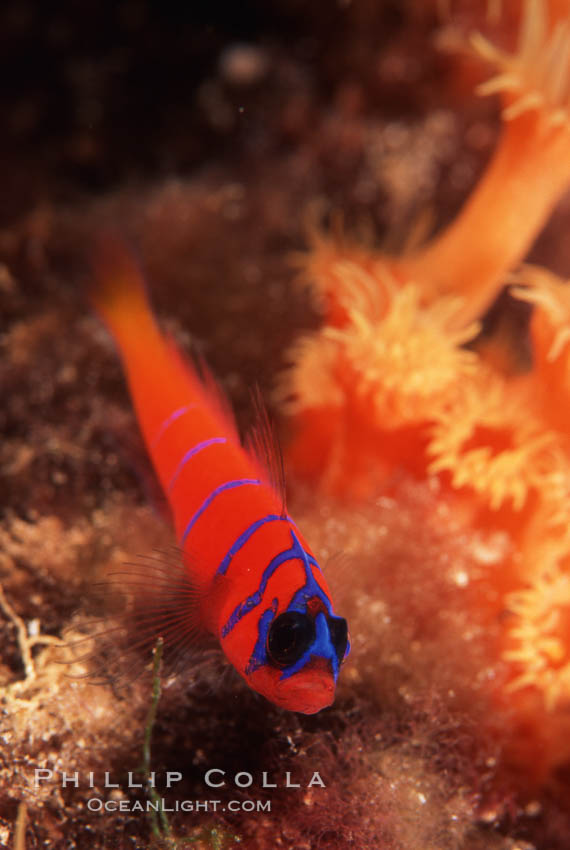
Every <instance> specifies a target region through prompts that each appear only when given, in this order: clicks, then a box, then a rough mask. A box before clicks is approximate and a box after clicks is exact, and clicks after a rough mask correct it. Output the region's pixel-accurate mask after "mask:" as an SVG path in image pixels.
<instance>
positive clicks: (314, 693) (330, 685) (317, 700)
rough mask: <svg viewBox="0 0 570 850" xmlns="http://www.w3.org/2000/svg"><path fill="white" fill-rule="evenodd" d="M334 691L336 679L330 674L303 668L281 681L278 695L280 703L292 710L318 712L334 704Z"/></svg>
mask: <svg viewBox="0 0 570 850" xmlns="http://www.w3.org/2000/svg"><path fill="white" fill-rule="evenodd" d="M334 691H335V684H334V679H333V677H332V676H331V675H330V674H325V673H323V672H321V671H315V670H306V671H305V670H303V671H301V672H299V673H296V674H295V675H294V676H292V677H291V678H290V679H284V680H282V681H281V682H279V685H278V688H277V696H278V702H279V704H280V705H282V706H283V707H284V708H288V709H289V710H290V711H299V712H301V713H302V714H316V713H317V712H318V711H321V710H322V709H323V708H327V707H328V706H329V705H332V702H333V700H334Z"/></svg>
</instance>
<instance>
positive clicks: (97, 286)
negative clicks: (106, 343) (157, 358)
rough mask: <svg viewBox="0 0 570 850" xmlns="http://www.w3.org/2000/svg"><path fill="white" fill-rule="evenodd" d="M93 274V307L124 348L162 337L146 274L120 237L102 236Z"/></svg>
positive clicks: (92, 266) (92, 265)
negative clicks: (146, 282)
mask: <svg viewBox="0 0 570 850" xmlns="http://www.w3.org/2000/svg"><path fill="white" fill-rule="evenodd" d="M91 270H92V285H91V289H90V292H89V296H90V300H91V303H92V305H93V308H94V309H95V312H96V313H97V314H98V315H99V317H100V318H101V319H102V320H103V322H104V323H105V325H106V326H107V327H108V329H109V330H110V332H111V333H112V335H113V337H114V338H115V339H116V341H117V342H118V344H119V347H120V348H122V349H127V348H132V347H133V346H134V347H136V346H137V343H139V344H141V343H143V342H145V341H146V343H147V344H148V342H149V341H150V339H152V338H153V337H156V336H159V335H160V331H159V330H158V326H157V324H156V321H155V319H154V316H153V314H152V309H151V306H150V302H149V299H148V296H147V292H146V284H145V280H144V277H143V274H142V271H141V269H140V267H139V264H138V263H137V261H136V259H135V256H134V255H133V253H132V252H131V250H130V249H129V248H128V246H127V244H126V243H125V241H124V240H123V239H122V238H121V237H120V236H118V235H117V234H115V233H112V232H104V233H101V234H99V236H98V237H97V239H96V244H95V248H94V250H93V251H92V254H91ZM149 337H150V339H149Z"/></svg>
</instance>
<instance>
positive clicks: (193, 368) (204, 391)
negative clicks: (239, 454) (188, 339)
mask: <svg viewBox="0 0 570 850" xmlns="http://www.w3.org/2000/svg"><path fill="white" fill-rule="evenodd" d="M166 341H167V343H168V348H169V351H170V353H171V355H172V356H173V359H174V360H175V362H177V363H178V366H179V368H180V369H181V370H182V371H184V372H186V374H187V375H189V376H190V378H191V379H192V380H193V381H194V382H195V386H196V385H197V387H198V389H199V391H200V393H201V395H202V398H203V400H204V403H205V406H206V407H207V408H209V409H210V410H211V411H212V412H213V413H214V414H215V415H216V416H217V418H218V419H219V420H220V422H221V424H222V427H223V428H224V430H225V431H226V432H227V433H228V434H229V435H230V436H231V438H232V439H233V440H235V442H236V443H239V442H240V438H239V431H238V428H237V425H236V421H235V417H234V412H233V410H232V406H231V404H230V402H229V401H228V397H227V396H226V394H225V392H224V390H223V389H222V387H221V386H220V384H219V382H218V381H217V379H216V378H215V377H214V375H213V373H212V371H211V370H210V367H209V366H208V364H207V363H206V361H205V359H204V358H203V357H202V355H200V354H196V353H194V352H192V354H191V356H190V357H188V355H186V354H185V353H184V352H182V351H181V350H180V348H179V346H178V344H177V342H176V340H175V339H174V337H173V336H172V335H171V334H167V335H166Z"/></svg>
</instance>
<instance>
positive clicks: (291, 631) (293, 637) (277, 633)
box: [267, 611, 315, 667]
mask: <svg viewBox="0 0 570 850" xmlns="http://www.w3.org/2000/svg"><path fill="white" fill-rule="evenodd" d="M314 639H315V624H314V621H313V620H312V619H311V618H310V617H309V616H308V615H307V614H301V613H300V612H299V611H285V613H284V614H280V615H279V616H278V617H276V619H275V620H274V622H273V623H272V624H271V628H270V629H269V634H268V635H267V654H268V656H269V658H270V659H271V661H273V663H274V664H276V665H277V667H288V666H289V665H290V664H295V662H296V661H298V660H299V659H300V658H301V656H302V655H303V654H304V653H305V652H306V651H307V649H308V648H309V646H310V645H311V643H312V642H313V640H314Z"/></svg>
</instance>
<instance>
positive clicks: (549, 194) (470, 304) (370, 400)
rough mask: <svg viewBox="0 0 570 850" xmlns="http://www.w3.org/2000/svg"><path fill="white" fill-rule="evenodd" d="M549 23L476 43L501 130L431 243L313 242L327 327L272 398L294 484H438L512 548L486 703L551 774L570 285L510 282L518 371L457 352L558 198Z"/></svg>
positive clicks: (533, 276)
mask: <svg viewBox="0 0 570 850" xmlns="http://www.w3.org/2000/svg"><path fill="white" fill-rule="evenodd" d="M563 7H564V8H563ZM549 10H550V15H549V14H548V9H547V5H546V3H545V2H544V0H526V2H525V3H524V6H523V11H522V13H521V21H520V27H519V33H518V47H517V49H516V51H515V52H513V53H507V52H503V51H502V50H500V49H499V48H497V47H495V46H494V45H493V44H492V43H491V42H490V41H488V40H487V39H486V38H483V36H481V35H480V34H475V35H472V36H471V44H472V45H473V47H474V49H475V51H476V52H477V54H478V55H479V56H480V57H482V58H483V59H484V60H486V61H488V62H490V63H491V64H492V65H493V66H494V67H495V69H496V74H495V75H494V76H492V77H491V79H490V80H489V81H488V82H486V83H484V84H483V85H481V86H480V87H479V92H480V93H481V94H491V93H500V95H501V98H502V104H503V111H502V118H503V128H502V133H501V136H500V138H499V141H498V144H497V148H496V151H495V154H494V156H493V157H492V159H491V162H490V164H489V166H488V168H487V170H486V171H485V173H484V174H483V176H482V178H481V180H480V182H479V184H478V185H477V186H476V188H475V189H474V191H473V193H472V195H471V197H470V198H469V200H468V201H467V203H466V205H465V206H464V208H463V210H462V211H461V212H460V214H459V216H458V217H457V219H456V220H455V221H454V222H453V223H452V224H451V225H450V226H449V227H448V228H447V229H446V230H445V231H444V232H443V233H442V234H441V235H439V236H437V237H436V238H435V239H434V240H433V241H432V242H431V243H429V244H427V245H426V246H425V247H424V248H422V249H420V250H418V251H416V252H415V253H412V254H410V255H406V256H403V257H400V258H395V257H387V256H384V255H381V254H379V253H375V252H373V251H371V250H365V249H363V248H360V247H358V246H357V245H354V244H352V243H351V242H350V241H349V240H348V239H347V238H346V237H343V236H342V235H338V234H337V235H335V236H334V237H326V236H324V235H323V234H321V233H313V235H312V245H311V251H310V253H309V254H308V256H307V257H306V259H305V262H304V268H303V278H304V280H306V281H308V282H309V283H310V285H311V289H312V291H313V293H314V295H315V298H316V300H317V301H318V304H319V307H320V308H321V310H322V312H323V314H324V324H323V326H322V328H321V329H320V330H319V331H317V332H315V333H313V334H312V335H310V336H307V337H306V338H303V339H301V340H300V341H298V342H297V344H296V346H295V347H294V349H293V351H292V358H291V359H292V366H291V368H290V369H288V370H287V372H286V373H285V374H284V375H283V376H282V379H281V383H280V386H279V389H278V397H279V399H280V401H281V403H282V405H283V408H284V409H285V410H286V411H287V412H288V413H289V414H290V415H291V417H292V424H293V439H292V443H291V446H290V449H289V460H290V463H291V466H292V467H293V468H294V469H295V471H296V473H297V475H298V477H299V478H304V479H305V480H308V481H309V482H311V483H312V484H313V485H314V484H317V485H318V486H319V487H320V488H321V490H322V491H323V492H326V493H329V494H331V495H333V496H335V497H341V498H344V499H350V500H352V501H355V500H356V501H357V500H363V499H369V498H370V497H372V496H374V495H375V494H377V493H378V492H385V491H386V489H387V488H388V489H390V486H391V484H392V482H394V481H395V480H397V479H398V477H401V476H402V475H403V474H406V473H407V474H411V475H413V476H414V477H415V478H419V479H425V480H427V479H428V478H430V477H431V478H432V479H434V478H435V479H436V480H438V481H439V487H440V490H441V489H443V492H445V493H447V494H449V496H450V497H451V498H453V499H455V500H456V502H457V503H458V504H461V505H463V506H464V509H465V513H464V516H466V517H468V522H470V523H471V524H472V527H473V528H478V527H479V528H481V527H482V528H484V529H495V530H500V531H501V532H504V533H506V534H508V535H509V539H510V540H511V542H512V546H511V553H510V554H508V555H505V558H504V560H503V561H502V563H501V564H500V569H498V568H497V567H495V568H494V571H493V572H492V574H491V573H489V575H488V576H487V578H486V579H485V581H487V582H488V583H489V586H492V587H493V589H494V596H493V594H488V597H489V599H490V598H494V599H495V602H494V603H490V602H489V603H486V604H489V605H490V606H491V607H493V606H494V612H493V613H494V616H495V617H496V618H499V617H500V616H501V614H502V615H503V620H504V626H503V627H502V628H503V629H504V636H503V638H504V639H503V641H502V649H501V652H502V660H503V663H505V664H506V665H507V668H508V671H509V672H508V675H507V677H506V685H504V683H503V684H502V685H501V686H500V689H501V692H500V693H499V694H495V697H496V699H497V700H498V702H499V704H502V705H503V706H504V707H505V710H506V711H508V712H509V713H512V712H514V716H513V720H512V722H513V725H514V727H517V725H518V727H519V728H520V729H521V730H523V729H526V730H527V731H528V728H529V727H530V728H532V729H533V735H534V737H533V743H532V747H531V745H530V744H529V750H528V752H527V753H526V756H524V755H523V759H524V758H526V760H527V763H528V760H532V759H535V758H536V754H537V752H538V751H539V750H540V752H541V756H540V758H541V760H542V762H543V763H544V765H546V768H545V769H547V770H548V769H551V768H552V767H553V765H555V764H556V763H560V762H561V761H563V760H564V759H567V758H568V757H570V744H569V743H568V741H569V737H570V736H569V733H570V719H569V717H570V715H569V714H568V707H569V705H570V532H569V531H568V515H569V509H570V294H569V293H570V288H569V287H568V285H567V284H565V283H563V282H562V281H559V280H557V279H555V278H554V276H553V275H551V274H548V273H546V272H544V271H541V270H540V269H536V268H534V269H531V268H529V267H527V268H525V269H524V270H523V271H521V272H519V273H518V276H517V283H518V284H519V285H518V286H517V287H516V288H514V289H513V294H515V295H516V297H518V298H521V299H524V300H526V301H530V302H531V303H532V304H533V307H534V313H533V318H532V323H531V335H532V346H533V365H532V367H531V369H530V371H529V372H528V373H527V374H515V373H513V372H512V371H509V370H506V369H503V368H500V366H499V365H497V362H496V361H493V360H492V359H491V358H488V357H486V356H485V354H484V350H483V349H482V348H478V347H477V346H471V347H470V348H469V349H468V348H466V344H468V343H471V342H473V341H474V340H475V338H476V336H477V334H478V331H479V325H478V323H477V319H478V318H479V317H480V316H481V315H482V313H483V312H484V310H485V309H486V308H487V307H488V306H489V304H490V303H491V302H492V300H493V299H494V297H495V296H496V295H497V293H498V292H499V290H500V288H501V287H502V286H503V285H504V283H505V279H506V277H507V275H508V274H509V272H512V269H513V268H514V267H516V265H517V264H518V263H519V262H520V261H521V259H522V258H523V257H524V255H525V253H526V252H527V251H528V249H529V247H530V245H531V243H532V241H533V239H534V238H535V236H536V234H537V233H538V231H539V230H540V228H541V227H542V226H543V224H544V223H545V221H546V219H547V217H548V216H549V214H550V213H551V211H552V209H553V207H554V206H555V204H556V202H557V201H558V199H559V198H560V197H561V195H562V194H563V193H564V191H565V190H566V189H567V187H568V185H569V184H570V14H569V12H568V7H567V5H566V4H560V3H554V2H553V3H552V4H551V5H550V7H549ZM549 17H550V20H549ZM505 613H506V614H507V616H504V615H505ZM522 734H523V733H522V732H521V735H522ZM525 734H526V733H525ZM523 750H524V746H523V745H521V746H519V748H518V756H519V757H520V756H521V753H522V752H523ZM538 772H540V771H538Z"/></svg>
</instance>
